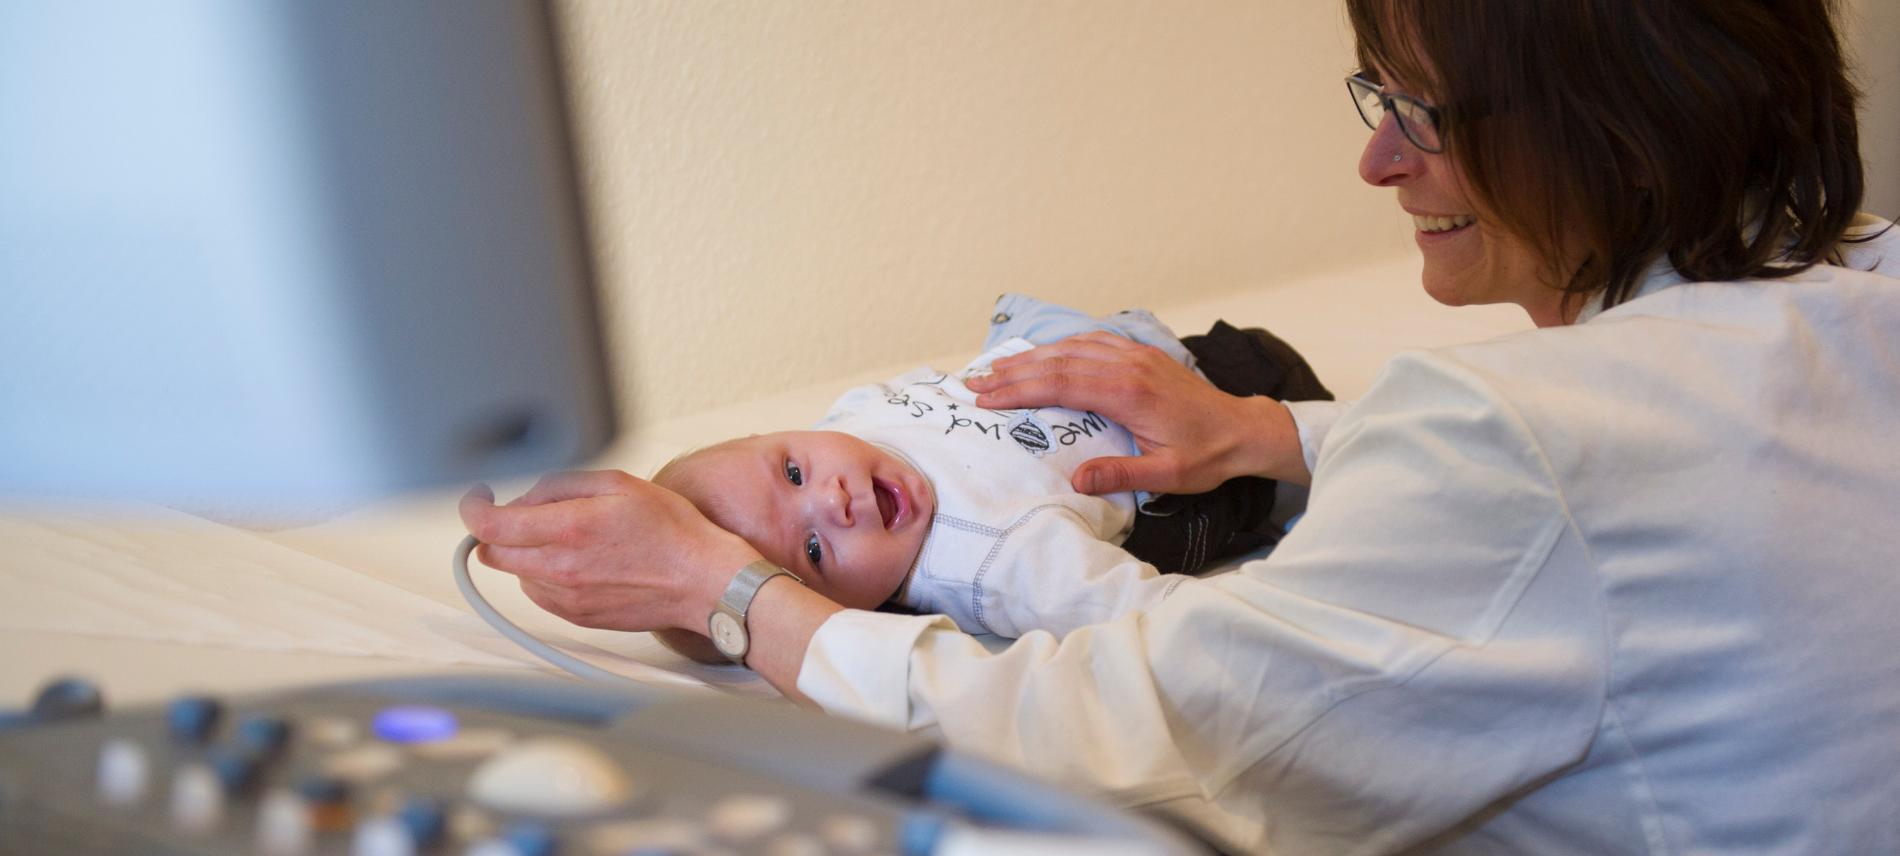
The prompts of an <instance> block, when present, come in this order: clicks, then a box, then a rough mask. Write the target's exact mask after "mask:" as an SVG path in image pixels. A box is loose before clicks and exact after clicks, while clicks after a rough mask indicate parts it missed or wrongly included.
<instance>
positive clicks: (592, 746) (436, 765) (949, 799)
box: [0, 677, 1201, 856]
mask: <svg viewBox="0 0 1900 856" xmlns="http://www.w3.org/2000/svg"><path fill="white" fill-rule="evenodd" d="M1198 852H1201V850H1200V849H1199V847H1198V846H1197V845H1196V844H1195V843H1194V842H1192V841H1191V840H1189V839H1187V838H1185V837H1183V836H1182V835H1180V834H1179V833H1177V832H1175V831H1173V830H1172V829H1170V828H1167V827H1164V826H1162V825H1160V824H1157V823H1155V822H1153V821H1152V820H1149V819H1145V818H1141V817H1137V816H1133V815H1128V814H1124V813H1121V812H1117V811H1114V810H1112V809H1109V808H1107V807H1105V806H1102V805H1099V804H1096V803H1093V802H1091V801H1088V800H1084V799H1081V798H1078V797H1075V796H1072V795H1069V794H1067V793H1064V792H1061V791H1059V790H1056V789H1054V788H1051V787H1049V786H1047V785H1045V784H1042V783H1040V782H1037V781H1034V780H1031V779H1029V778H1026V777H1023V776H1021V775H1018V774H1015V773H1012V772H1009V771H1006V770H1003V769H1001V768H998V767H994V766H991V765H988V764H984V763H982V762H978V761H975V760H973V759H970V758H967V757H965V756H962V755H961V754H959V753H954V752H948V751H945V750H943V749H941V748H940V747H938V746H937V745H936V744H934V743H933V742H931V741H928V740H924V739H921V738H917V737H914V736H910V735H904V734H899V733H895V732H890V731H885V730H882V729H876V728H872V727H869V726H863V725H858V724H855V723H850V722H846V721H843V720H838V719H834V718H828V717H824V716H820V715H817V714H812V713H807V712H804V711H800V710H796V709H792V708H790V707H789V706H786V705H782V704H772V703H767V702H760V701H752V700H745V699H735V698H727V697H722V696H712V695H707V694H677V693H674V692H672V691H660V690H655V691H652V692H644V691H638V690H635V691H628V690H622V689H617V688H616V689H605V688H597V687H593V686H589V685H585V684H579V683H574V682H571V681H562V680H556V679H549V678H526V679H490V678H482V679H469V678H460V677H456V678H428V679H408V680H398V681H381V682H375V683H364V684H350V685H339V686H328V687H319V688H312V689H306V690H299V691H291V692H282V693H277V694H269V695H258V696H250V697H232V698H224V697H218V696H213V695H203V694H181V695H178V696H176V697H174V698H172V699H170V700H169V701H167V702H165V703H162V704H158V705H153V706H148V707H143V708H138V709H131V710H127V711H124V712H122V713H108V712H107V711H106V710H105V705H104V701H103V698H102V697H101V694H100V692H99V690H98V689H97V688H96V687H93V686H91V685H89V684H86V683H84V682H82V681H73V680H67V681H60V682H55V683H52V684H49V685H48V686H47V687H46V688H45V689H44V690H43V691H42V692H41V693H40V695H39V697H38V698H37V699H36V700H34V702H33V705H32V708H31V709H30V710H28V711H26V712H23V713H20V714H15V715H12V716H11V717H10V718H9V719H8V720H7V721H6V722H5V723H4V724H0V853H35V854H37V853H61V854H92V853H157V854H226V853H231V854H236V853H257V854H264V856H316V854H350V856H412V854H415V855H416V856H421V855H422V854H466V856H567V854H600V856H664V854H769V856H819V854H863V856H870V854H923V853H952V854H953V853H1052V854H1060V853H1077V854H1080V853H1091V854H1093V853H1105V854H1121V853H1128V854H1135V853H1142V854H1148V853H1153V854H1176V853H1182V854H1185V853H1198Z"/></svg>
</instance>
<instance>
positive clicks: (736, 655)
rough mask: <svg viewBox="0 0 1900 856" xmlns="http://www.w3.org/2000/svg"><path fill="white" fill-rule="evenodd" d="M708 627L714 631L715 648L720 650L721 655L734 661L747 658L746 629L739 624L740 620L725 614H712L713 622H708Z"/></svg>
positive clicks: (712, 634) (712, 633)
mask: <svg viewBox="0 0 1900 856" xmlns="http://www.w3.org/2000/svg"><path fill="white" fill-rule="evenodd" d="M707 627H708V629H710V630H711V631H712V632H711V634H710V635H711V636H712V643H713V647H715V648H718V649H719V653H721V654H724V655H726V656H728V657H731V658H732V659H734V660H740V659H743V658H744V657H745V649H746V636H745V627H743V626H741V625H740V624H739V619H737V618H734V617H732V616H730V615H727V614H726V613H723V612H715V613H713V614H712V620H711V621H709V622H707Z"/></svg>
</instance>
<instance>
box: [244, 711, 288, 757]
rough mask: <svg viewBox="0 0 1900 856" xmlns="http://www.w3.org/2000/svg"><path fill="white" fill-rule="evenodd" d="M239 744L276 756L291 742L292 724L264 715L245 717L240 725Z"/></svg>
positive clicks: (280, 718)
mask: <svg viewBox="0 0 1900 856" xmlns="http://www.w3.org/2000/svg"><path fill="white" fill-rule="evenodd" d="M237 739H238V742H239V743H241V744H243V745H244V746H245V747H247V748H249V749H254V750H256V751H258V752H262V753H264V754H266V755H270V754H275V753H277V752H278V751H280V750H282V749H283V748H284V744H285V743H286V742H289V740H290V723H289V722H288V721H286V720H285V719H283V718H282V717H277V716H265V715H262V714H259V715H255V716H249V717H245V719H244V721H243V722H240V723H238V733H237Z"/></svg>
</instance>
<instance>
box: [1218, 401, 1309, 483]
mask: <svg viewBox="0 0 1900 856" xmlns="http://www.w3.org/2000/svg"><path fill="white" fill-rule="evenodd" d="M1236 406H1237V408H1238V410H1239V413H1238V414H1237V417H1236V418H1235V419H1234V420H1233V421H1231V422H1230V423H1229V424H1231V425H1233V426H1234V427H1235V430H1236V432H1237V435H1236V439H1235V442H1234V447H1233V450H1232V451H1231V452H1230V454H1229V460H1230V461H1232V463H1231V465H1230V466H1231V468H1232V473H1233V474H1234V475H1236V476H1240V475H1250V476H1258V477H1261V478H1269V479H1273V480H1275V481H1283V482H1290V483H1293V484H1309V483H1311V482H1312V480H1313V475H1312V473H1310V472H1308V471H1307V469H1306V457H1305V456H1304V455H1302V454H1301V452H1300V429H1299V425H1298V424H1297V423H1296V422H1294V421H1293V412H1292V411H1291V410H1289V409H1287V406H1286V405H1285V404H1283V403H1281V402H1280V401H1277V400H1275V399H1273V398H1269V397H1267V396H1264V395H1255V396H1248V397H1246V398H1240V399H1237V405H1236Z"/></svg>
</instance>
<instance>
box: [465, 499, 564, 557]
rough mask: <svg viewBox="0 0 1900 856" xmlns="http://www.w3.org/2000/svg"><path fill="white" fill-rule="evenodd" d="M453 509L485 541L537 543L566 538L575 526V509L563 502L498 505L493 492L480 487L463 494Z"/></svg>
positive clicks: (512, 545)
mask: <svg viewBox="0 0 1900 856" xmlns="http://www.w3.org/2000/svg"><path fill="white" fill-rule="evenodd" d="M456 511H457V512H458V513H460V514H461V517H462V525H463V526H466V527H468V532H469V534H470V535H474V536H475V538H476V540H478V541H481V542H482V543H484V544H495V545H501V546H507V547H539V546H541V545H543V544H554V543H559V542H561V541H565V540H567V539H568V537H569V536H571V534H572V532H573V527H574V520H573V516H574V512H573V510H572V509H570V508H568V507H567V506H565V505H562V504H558V503H557V504H553V505H518V506H498V505H496V504H495V499H494V494H493V493H484V492H482V491H481V490H480V489H479V488H478V489H477V490H471V491H469V492H468V493H467V494H464V495H463V496H462V501H461V503H460V505H458V506H457V507H456Z"/></svg>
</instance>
